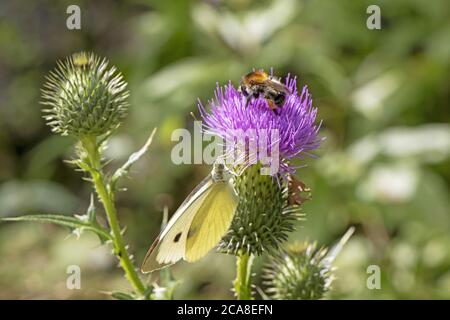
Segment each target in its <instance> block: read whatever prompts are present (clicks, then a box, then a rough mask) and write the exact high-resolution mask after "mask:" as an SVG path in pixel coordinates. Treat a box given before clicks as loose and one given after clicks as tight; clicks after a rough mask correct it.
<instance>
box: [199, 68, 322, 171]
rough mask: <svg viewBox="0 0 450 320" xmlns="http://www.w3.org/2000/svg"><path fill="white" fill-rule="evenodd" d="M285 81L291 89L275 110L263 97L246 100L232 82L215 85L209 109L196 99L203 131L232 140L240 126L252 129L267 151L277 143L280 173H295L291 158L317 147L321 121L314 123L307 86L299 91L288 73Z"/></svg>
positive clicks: (309, 154)
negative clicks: (276, 135) (299, 92)
mask: <svg viewBox="0 0 450 320" xmlns="http://www.w3.org/2000/svg"><path fill="white" fill-rule="evenodd" d="M285 85H286V86H287V87H288V89H289V91H290V92H291V93H290V94H288V95H287V96H286V99H285V102H284V104H283V105H282V106H281V107H280V108H278V110H277V113H275V112H274V111H272V110H271V109H270V108H269V105H268V102H267V101H266V100H265V99H264V98H262V97H260V98H256V99H253V98H250V100H249V101H248V103H247V99H246V97H245V96H244V95H243V94H242V93H241V92H239V91H238V90H237V89H236V88H235V87H233V85H232V84H231V82H230V83H229V84H228V85H226V86H225V88H222V87H220V86H219V85H217V88H216V90H215V98H214V99H213V100H211V101H210V102H209V106H210V112H207V111H206V109H205V107H204V106H203V104H202V103H201V102H199V109H200V113H201V116H202V119H203V121H204V129H205V132H207V133H209V134H215V135H218V136H219V137H221V138H222V139H224V140H226V141H234V139H237V138H239V137H236V136H235V135H236V134H237V132H238V131H239V130H243V131H247V130H253V132H255V136H254V138H256V140H257V141H259V139H260V138H262V139H267V140H268V141H269V143H268V144H267V149H268V150H265V151H266V154H268V155H270V154H271V152H272V147H273V146H274V143H276V142H277V143H278V148H279V159H278V160H279V173H280V174H281V175H282V176H283V177H285V176H286V174H294V173H295V171H296V169H297V168H298V167H294V166H292V165H291V164H290V160H291V159H294V158H302V157H303V156H304V155H307V156H313V155H312V154H311V151H313V150H314V149H316V148H318V147H319V145H320V142H321V141H322V140H323V139H321V138H319V137H318V132H319V129H320V126H321V123H319V124H315V121H316V115H317V108H314V107H313V106H312V97H311V95H310V94H309V92H308V89H307V87H306V86H304V87H303V88H302V92H301V94H300V95H299V94H298V91H297V84H296V78H291V77H290V76H289V75H288V76H287V77H286V81H285ZM272 130H275V131H276V132H277V133H278V138H277V139H274V138H273V137H272V133H271V132H273V131H272ZM275 140H277V141H275ZM259 157H260V154H259V153H258V154H257V159H256V160H260V158H259Z"/></svg>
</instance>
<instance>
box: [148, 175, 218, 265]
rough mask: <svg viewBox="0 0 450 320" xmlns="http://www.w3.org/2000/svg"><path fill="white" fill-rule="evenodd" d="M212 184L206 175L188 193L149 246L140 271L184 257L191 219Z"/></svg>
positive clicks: (169, 263) (209, 191) (168, 263)
mask: <svg viewBox="0 0 450 320" xmlns="http://www.w3.org/2000/svg"><path fill="white" fill-rule="evenodd" d="M213 186H214V183H213V181H212V179H211V176H208V177H206V178H205V179H204V180H203V181H202V182H201V183H200V184H199V185H198V186H197V187H196V188H195V189H194V190H193V191H192V192H191V193H190V194H189V196H188V197H187V198H186V200H185V201H184V202H183V203H182V204H181V206H180V207H179V208H178V210H177V211H176V212H175V214H174V215H173V216H172V218H171V219H170V220H169V222H168V223H167V225H166V227H165V228H164V230H163V231H162V232H161V233H160V235H159V236H158V237H157V238H156V240H155V241H154V242H153V244H152V245H151V246H150V249H149V250H148V252H147V254H146V256H145V259H144V262H143V263H142V266H141V271H142V272H144V273H147V272H152V271H155V270H158V269H161V268H163V267H166V266H168V265H171V264H173V263H175V262H177V261H178V260H180V259H181V258H183V257H184V255H185V250H186V239H187V235H188V231H189V228H190V226H191V223H192V220H193V218H194V216H195V215H196V213H197V212H198V210H199V209H200V207H201V205H202V204H203V202H204V201H205V199H206V198H207V197H208V195H209V194H210V193H211V190H210V189H211V188H212V187H213Z"/></svg>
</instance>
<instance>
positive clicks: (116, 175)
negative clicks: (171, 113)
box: [111, 128, 156, 189]
mask: <svg viewBox="0 0 450 320" xmlns="http://www.w3.org/2000/svg"><path fill="white" fill-rule="evenodd" d="M155 133H156V128H155V129H153V131H152V133H151V134H150V137H149V138H148V139H147V142H146V143H145V144H144V146H143V147H142V148H141V149H139V150H138V151H136V152H134V153H133V154H131V156H130V157H129V158H128V160H127V162H125V163H124V164H123V165H122V166H121V167H120V168H119V169H117V170H116V172H115V173H114V175H113V176H112V178H111V188H112V189H114V187H115V184H116V183H117V181H118V180H119V179H120V178H121V177H123V176H124V175H126V174H128V172H129V171H130V168H131V166H132V165H133V164H134V163H135V162H136V161H138V160H139V159H140V158H141V157H142V156H143V155H144V154H145V153H146V152H147V151H148V148H149V147H150V144H151V143H152V141H153V136H154V135H155Z"/></svg>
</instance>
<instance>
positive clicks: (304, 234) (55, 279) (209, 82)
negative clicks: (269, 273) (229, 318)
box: [0, 0, 450, 299]
mask: <svg viewBox="0 0 450 320" xmlns="http://www.w3.org/2000/svg"><path fill="white" fill-rule="evenodd" d="M77 3H78V5H79V6H80V7H81V14H82V30H80V31H70V30H67V28H66V18H67V14H66V8H67V6H68V5H70V4H74V1H51V0H48V1H32V2H31V1H23V0H22V1H10V0H7V1H2V2H1V3H0V48H1V50H0V216H3V217H5V216H15V215H19V214H23V213H43V212H53V213H64V214H73V213H74V212H77V213H83V212H85V210H86V208H87V206H88V204H89V193H90V189H89V184H87V183H84V182H81V180H80V174H78V173H75V172H74V171H73V168H71V167H70V166H69V165H67V164H65V163H63V161H62V160H64V159H67V158H69V157H70V156H71V154H72V152H73V151H72V150H73V149H72V144H73V141H72V140H71V139H69V138H61V137H58V136H55V135H51V134H50V130H49V128H48V127H46V126H45V124H44V120H43V119H42V118H41V106H39V104H38V102H39V100H40V92H39V89H40V87H41V86H42V83H43V82H44V76H45V75H46V74H47V72H48V71H49V70H50V69H52V68H53V67H54V65H55V61H56V60H57V59H61V58H63V57H65V56H67V55H69V54H71V53H73V52H76V51H80V50H88V51H90V50H92V51H94V52H96V53H97V54H99V55H102V56H106V57H108V58H109V59H110V61H111V63H112V64H114V65H116V66H117V67H118V68H119V69H120V70H121V71H122V72H123V73H124V75H125V79H126V80H127V81H129V84H130V91H131V108H130V114H129V116H128V118H127V119H126V121H125V124H124V125H123V126H122V127H121V129H120V130H119V132H118V133H117V134H116V135H115V136H114V138H113V139H112V141H111V144H110V147H109V149H108V151H107V155H108V156H109V157H110V158H112V159H115V160H117V161H113V162H112V163H111V164H110V165H111V166H113V167H117V165H118V164H119V163H121V162H123V161H124V160H125V159H126V157H127V156H128V154H130V152H132V151H134V150H136V149H137V148H138V147H140V146H141V145H142V144H143V143H144V141H145V139H146V137H147V136H148V134H149V133H150V131H151V129H152V128H153V127H155V126H158V127H159V131H158V134H157V136H156V138H155V141H154V144H153V145H152V147H151V150H150V154H149V155H148V156H146V157H145V159H143V160H141V161H140V162H139V163H138V164H137V165H136V167H134V174H132V179H131V180H129V181H126V183H124V182H122V184H123V186H124V187H127V188H128V192H126V193H121V194H120V195H119V199H118V203H119V208H118V209H119V215H120V219H121V223H122V225H126V226H127V232H126V240H127V242H128V243H130V245H131V251H132V252H134V253H135V257H136V259H137V261H138V262H139V263H140V262H141V261H142V258H143V256H144V254H145V251H146V249H147V247H148V245H149V244H150V243H151V242H152V240H153V239H154V237H155V236H156V235H157V232H158V229H159V226H160V223H161V219H162V208H163V207H164V206H166V205H167V206H168V207H169V210H170V212H171V213H173V211H174V210H175V209H176V208H177V206H178V205H179V204H180V203H181V202H182V201H183V199H184V197H185V196H186V195H187V194H188V193H189V191H190V190H191V189H192V188H193V187H194V186H195V185H196V184H197V183H198V182H199V181H200V180H201V179H202V177H204V175H205V174H206V173H207V172H208V171H209V170H210V169H209V168H208V167H206V166H202V165H180V166H176V165H174V164H173V163H172V162H171V160H170V152H171V148H172V146H173V145H174V142H171V140H170V136H171V133H172V131H173V130H174V129H176V128H181V127H186V128H189V129H191V130H192V118H191V117H190V116H189V112H191V111H194V112H195V111H196V110H197V108H196V99H197V98H200V99H201V100H202V101H207V100H208V99H210V98H211V97H212V95H213V89H214V87H215V83H216V82H219V83H221V84H224V83H226V82H227V81H228V80H231V81H232V82H233V83H234V84H237V83H238V81H239V79H240V77H241V75H242V74H244V73H246V72H247V71H249V70H250V69H251V68H253V67H256V68H265V69H268V68H270V67H273V68H274V70H275V73H276V74H278V75H285V74H287V73H289V72H290V73H292V74H296V75H298V77H299V82H300V84H301V85H303V84H308V86H309V88H310V91H311V93H312V94H313V97H314V104H315V105H316V106H318V108H319V117H320V118H321V119H323V121H324V125H323V129H322V132H321V134H322V135H323V136H326V137H327V140H326V141H325V142H324V143H323V145H322V146H321V148H320V150H319V151H318V152H317V154H318V156H319V158H318V159H317V160H308V161H306V163H307V164H308V167H307V168H303V169H300V170H299V172H298V176H299V177H300V178H301V179H302V180H303V181H305V182H306V183H307V185H309V186H310V187H311V188H312V190H313V199H312V201H309V202H307V203H306V204H305V205H304V212H305V213H306V214H307V220H306V221H304V222H303V223H302V224H301V226H299V228H298V231H297V232H296V233H295V234H294V235H293V237H292V238H293V240H294V239H299V240H302V239H313V240H318V242H319V243H320V244H327V245H328V244H332V243H333V242H334V241H336V240H337V239H338V238H339V237H340V236H341V235H342V234H343V233H344V232H345V230H346V229H347V227H348V226H349V225H355V226H356V227H357V233H356V235H355V236H354V237H353V238H352V239H351V240H350V242H349V243H348V245H347V246H346V248H345V250H344V251H343V253H342V254H341V256H340V257H339V258H338V260H337V261H336V265H337V267H338V270H337V272H336V275H337V279H336V281H335V282H334V286H333V287H334V289H333V290H332V292H331V293H330V295H329V297H331V298H347V299H348V298H375V299H379V298H387V299H392V298H402V299H403V298H405V299H410V298H425V299H428V298H447V299H448V298H450V252H449V251H450V250H449V248H450V232H449V231H450V201H449V182H450V166H449V154H450V126H449V120H450V116H449V114H450V113H449V109H448V108H449V105H448V101H449V98H450V90H449V80H450V79H449V74H450V73H449V61H450V59H449V56H450V22H449V21H450V20H449V19H448V18H449V8H448V3H447V1H446V0H436V1H419V0H412V1H411V0H408V1H407V0H399V1H365V0H361V1H352V0H343V1H332V0H326V1H300V0H279V1H250V0H231V1H221V0H208V1H206V0H205V1H181V0H179V1H144V0H127V1H77ZM370 4H378V5H379V6H380V7H381V14H382V30H374V31H371V30H368V29H367V28H366V19H367V17H368V15H367V14H366V8H367V7H368V6H369V5H370ZM67 235H68V232H67V230H65V229H62V228H59V227H56V226H51V225H36V224H29V223H20V224H19V223H17V224H16V223H8V224H5V223H2V224H0V257H1V258H0V298H20V299H24V298H54V299H59V298H63V299H65V298H106V296H105V295H104V294H102V293H101V292H100V290H112V289H120V288H124V289H126V288H128V284H127V283H126V282H125V280H124V279H123V277H122V271H121V270H120V269H118V268H117V267H116V262H115V261H114V259H113V258H112V257H111V256H110V255H109V254H108V248H106V247H102V246H100V245H99V243H98V241H97V238H96V237H95V236H94V235H90V234H85V235H83V236H82V237H81V238H80V239H78V240H77V239H76V237H75V236H70V237H67ZM261 263H262V262H261V261H260V263H259V265H258V267H260V266H261ZM70 264H76V265H80V266H81V270H82V283H81V286H82V289H81V290H68V289H66V286H65V283H66V277H67V274H66V267H67V266H68V265H70ZM371 264H376V265H379V266H380V267H381V272H382V288H381V290H369V289H367V287H366V279H367V276H368V275H367V273H366V268H367V266H368V265H371ZM172 270H173V273H174V276H175V278H177V279H182V280H183V282H182V283H181V285H180V286H179V287H178V289H177V291H176V294H175V297H176V298H207V299H212V298H216V299H217V298H231V297H232V293H231V292H230V287H231V280H232V279H233V276H234V260H233V257H228V256H225V255H221V254H215V253H211V254H209V255H208V257H207V258H205V259H203V260H201V261H200V262H199V263H196V264H187V263H179V264H177V265H176V266H175V267H173V268H172Z"/></svg>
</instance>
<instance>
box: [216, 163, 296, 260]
mask: <svg viewBox="0 0 450 320" xmlns="http://www.w3.org/2000/svg"><path fill="white" fill-rule="evenodd" d="M260 169H261V165H260V164H255V165H252V166H250V167H249V168H247V169H246V170H245V171H244V172H243V173H242V174H241V175H240V176H237V177H235V178H234V186H235V190H236V192H237V194H238V196H239V204H238V207H237V209H236V214H235V216H234V219H233V222H232V223H231V227H230V229H229V231H228V233H227V234H226V235H225V236H224V238H223V239H222V241H221V242H220V244H219V250H220V251H222V252H226V253H232V254H238V252H240V253H248V254H254V255H261V254H262V253H263V252H268V253H272V254H274V253H276V252H278V249H279V247H280V244H281V243H283V242H284V241H286V240H287V237H288V233H289V232H291V231H293V230H294V222H295V220H298V219H299V218H300V217H301V215H300V214H299V209H300V208H299V207H289V206H288V203H287V189H286V187H285V186H284V183H283V182H281V181H280V182H279V181H277V180H276V179H275V178H274V177H271V176H268V175H261V173H260Z"/></svg>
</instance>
